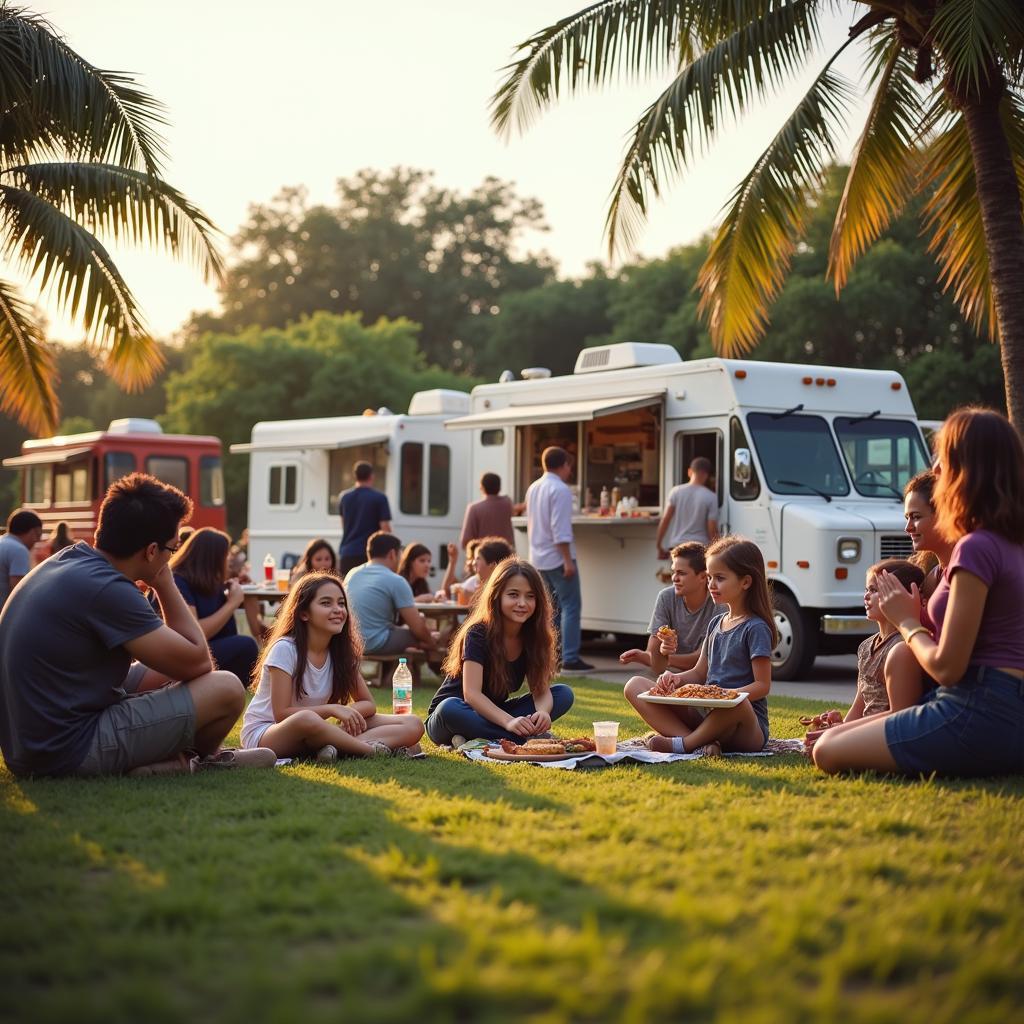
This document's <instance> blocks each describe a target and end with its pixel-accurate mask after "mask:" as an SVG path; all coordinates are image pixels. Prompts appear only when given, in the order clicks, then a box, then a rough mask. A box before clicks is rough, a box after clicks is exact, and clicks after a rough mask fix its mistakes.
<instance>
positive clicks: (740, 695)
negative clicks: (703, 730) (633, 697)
mask: <svg viewBox="0 0 1024 1024" xmlns="http://www.w3.org/2000/svg"><path fill="white" fill-rule="evenodd" d="M747 696H748V694H747V691H746V690H723V689H722V687H721V686H712V685H705V684H702V683H684V684H683V685H682V686H677V687H675V688H674V689H673V688H669V687H667V686H665V687H661V686H652V687H651V688H650V689H649V690H648V691H647V692H646V693H641V694H640V699H641V700H646V701H648V702H650V703H651V704H676V705H679V706H681V707H691V708H734V707H736V705H737V704H741V703H742V702H743V701H745V700H746V699H747Z"/></svg>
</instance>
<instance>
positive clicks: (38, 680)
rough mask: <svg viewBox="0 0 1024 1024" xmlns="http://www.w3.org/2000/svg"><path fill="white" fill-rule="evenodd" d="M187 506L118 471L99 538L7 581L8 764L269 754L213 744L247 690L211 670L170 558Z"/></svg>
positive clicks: (0, 637)
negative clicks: (155, 605)
mask: <svg viewBox="0 0 1024 1024" xmlns="http://www.w3.org/2000/svg"><path fill="white" fill-rule="evenodd" d="M191 512H192V502H191V501H190V499H189V498H187V497H186V496H185V495H184V494H182V493H181V491H179V490H177V488H174V487H169V486H167V485H166V484H162V483H160V482H159V481H158V480H155V479H154V478H153V477H150V476H145V475H143V474H141V473H135V474H132V475H131V476H127V477H123V478H122V479H120V480H118V481H116V482H115V483H114V484H112V485H111V487H110V490H109V491H107V495H106V497H105V498H104V500H103V505H102V506H101V508H100V514H99V523H98V525H97V528H96V540H95V545H96V546H95V547H90V546H89V545H88V544H86V543H84V542H82V541H80V542H79V543H77V544H74V545H72V546H71V547H67V548H64V549H63V550H62V551H60V552H58V553H57V554H56V555H53V556H52V557H51V558H48V559H46V561H45V562H42V563H41V564H39V565H37V566H36V568H35V569H33V570H32V572H30V573H29V574H28V575H27V576H26V577H25V578H24V579H23V580H22V581H21V582H20V583H19V584H18V586H17V587H16V588H15V590H14V592H13V593H12V594H11V596H10V598H9V600H8V601H7V603H6V604H5V605H4V609H3V612H2V614H0V749H2V750H3V755H4V759H5V761H6V762H7V767H8V768H10V769H11V771H12V772H14V774H15V775H19V776H26V775H109V774H117V773H121V772H129V771H132V770H133V769H134V770H136V772H137V773H138V774H155V773H157V772H173V771H187V770H189V769H190V768H191V767H192V764H193V758H192V754H193V752H194V753H198V754H199V755H200V756H201V757H202V758H203V761H202V762H200V764H201V765H202V764H210V765H217V766H221V765H228V766H230V765H235V764H242V763H244V764H251V765H254V766H259V767H266V766H270V765H273V764H274V761H275V756H274V753H273V751H268V750H260V751H258V752H249V751H238V752H234V751H220V743H221V740H223V739H224V737H225V736H226V735H227V733H228V731H229V730H230V729H231V727H232V726H233V725H234V724H235V721H236V720H237V718H238V716H239V714H240V713H241V711H242V706H243V704H244V693H245V691H244V690H243V688H242V684H241V682H239V680H238V677H237V676H234V675H232V674H231V673H230V672H217V671H214V665H213V661H212V659H211V657H210V651H209V648H208V647H207V645H206V638H205V637H204V636H203V631H202V629H201V628H200V626H199V623H198V622H197V621H196V619H195V617H194V616H193V615H192V613H191V612H190V611H189V609H188V606H187V605H186V604H185V601H184V598H182V596H181V594H180V593H179V592H178V588H177V587H176V586H175V583H174V579H173V577H172V576H171V572H170V569H169V568H168V562H169V561H170V558H171V555H172V554H173V553H174V552H175V551H177V549H178V545H179V541H178V536H179V533H178V531H179V528H180V526H181V523H182V521H183V520H186V519H188V517H189V515H190V514H191ZM139 583H141V584H144V585H146V586H148V587H152V589H153V590H154V591H156V595H157V598H158V599H159V602H160V608H161V611H162V613H163V618H160V616H158V615H157V614H156V612H154V611H153V609H152V608H151V607H150V605H149V602H148V601H147V600H146V598H145V597H143V595H142V592H141V591H140V589H139V587H138V585H137V584H139ZM133 659H135V662H136V664H133V663H132V662H133ZM170 680H182V682H178V683H170V684H169V685H168V683H169V681H170ZM133 694H137V695H133Z"/></svg>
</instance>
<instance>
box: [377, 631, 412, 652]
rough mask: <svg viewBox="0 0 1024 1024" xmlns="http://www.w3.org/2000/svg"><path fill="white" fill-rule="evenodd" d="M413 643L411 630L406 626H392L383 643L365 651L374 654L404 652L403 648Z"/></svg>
mask: <svg viewBox="0 0 1024 1024" xmlns="http://www.w3.org/2000/svg"><path fill="white" fill-rule="evenodd" d="M415 643H416V637H414V636H413V635H412V630H411V629H410V628H409V627H408V626H392V627H391V631H390V632H389V633H388V638H387V641H386V642H385V643H384V645H383V646H382V647H378V648H377V649H376V650H373V651H367V652H366V653H367V654H374V655H380V654H404V653H405V649H406V648H407V647H412V646H413V644H415Z"/></svg>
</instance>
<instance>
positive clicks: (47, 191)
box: [0, 163, 224, 282]
mask: <svg viewBox="0 0 1024 1024" xmlns="http://www.w3.org/2000/svg"><path fill="white" fill-rule="evenodd" d="M0 181H10V182H11V183H12V184H14V185H15V186H16V187H19V188H23V189H25V190H27V191H28V192H31V193H33V194H34V195H37V196H39V197H40V198H41V199H44V200H46V201H47V202H48V203H52V204H53V205H54V206H56V207H57V208H58V209H60V210H62V211H63V212H64V213H66V214H68V216H70V217H73V218H74V219H75V220H76V221H77V222H78V223H80V224H82V225H83V226H85V227H86V228H87V229H88V230H89V231H91V232H92V233H93V234H97V233H102V234H104V235H106V236H109V237H110V238H113V239H114V240H115V241H117V240H120V239H122V238H125V239H127V240H128V241H130V242H132V243H143V242H146V243H150V244H161V243H162V244H164V245H165V246H166V247H167V249H168V250H169V251H170V252H171V253H172V254H173V255H174V256H177V257H181V256H184V257H185V258H186V259H188V260H189V262H191V263H192V264H193V265H195V266H197V267H199V268H200V270H201V271H202V273H203V276H204V278H205V279H206V280H211V279H212V280H215V281H218V282H219V281H220V280H221V279H222V276H223V271H224V266H223V262H222V259H221V256H220V253H219V252H218V251H217V248H216V246H215V245H214V243H213V236H214V234H216V233H217V229H216V227H215V226H214V225H213V223H212V221H210V219H209V218H208V217H207V216H206V214H204V213H203V212H202V210H200V209H199V208H198V207H197V206H194V205H193V204H192V203H190V202H189V200H188V199H186V198H185V196H184V195H182V193H181V192H179V191H178V190H177V189H175V188H173V187H172V186H171V185H169V184H167V182H165V181H161V180H160V179H159V178H154V177H152V176H151V175H149V174H146V173H144V172H142V171H134V170H128V169H126V168H123V167H119V166H116V165H113V164H90V163H46V164H27V165H23V166H19V167H10V168H7V169H5V170H3V171H0Z"/></svg>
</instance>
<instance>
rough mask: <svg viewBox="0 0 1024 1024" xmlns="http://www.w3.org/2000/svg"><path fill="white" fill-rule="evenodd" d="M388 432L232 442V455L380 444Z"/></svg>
mask: <svg viewBox="0 0 1024 1024" xmlns="http://www.w3.org/2000/svg"><path fill="white" fill-rule="evenodd" d="M390 440H391V435H390V434H367V435H365V436H361V437H346V438H344V439H343V440H340V441H337V440H336V441H285V442H281V441H276V442H275V441H260V442H258V443H254V444H233V445H231V447H230V449H229V451H230V452H231V454H232V455H248V454H249V453H250V452H301V451H311V452H323V451H328V452H333V451H337V450H338V449H339V448H354V447H355V446H356V445H359V444H382V443H383V442H384V441H390Z"/></svg>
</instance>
